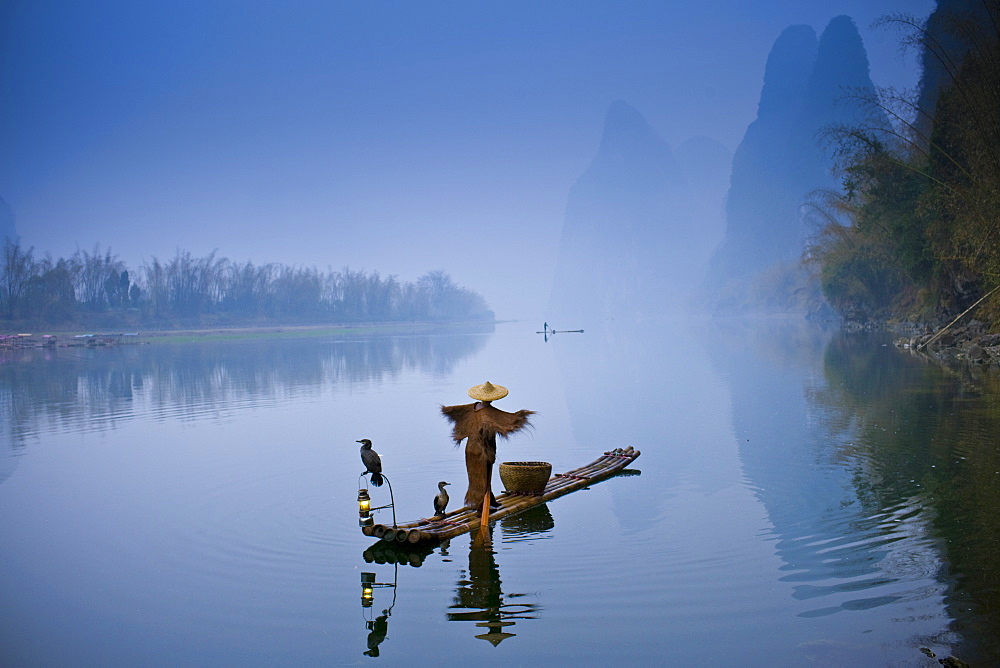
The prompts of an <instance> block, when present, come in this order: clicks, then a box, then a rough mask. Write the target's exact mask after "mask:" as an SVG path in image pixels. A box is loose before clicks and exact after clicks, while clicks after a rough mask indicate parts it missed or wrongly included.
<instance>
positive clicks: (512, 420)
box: [441, 402, 535, 508]
mask: <svg viewBox="0 0 1000 668" xmlns="http://www.w3.org/2000/svg"><path fill="white" fill-rule="evenodd" d="M476 406H479V407H480V408H479V410H476ZM441 412H442V413H443V414H444V416H445V417H446V418H448V419H449V420H451V422H452V423H453V424H454V425H455V427H454V429H453V430H452V438H454V439H455V443H461V442H462V439H467V440H466V442H465V468H466V470H467V471H468V474H469V489H468V491H467V492H466V493H465V505H466V507H469V508H478V507H480V506H481V505H482V503H483V497H484V496H485V495H486V493H487V492H489V494H490V504H491V505H496V498H495V497H494V496H493V491H492V488H491V484H490V481H491V480H492V478H493V463H494V462H496V460H497V436H502V437H503V438H508V437H509V436H510V435H511V434H513V433H515V432H518V431H520V430H521V429H524V428H525V427H527V426H530V424H531V423H530V422H529V420H528V418H529V417H530V416H532V415H534V414H535V411H528V410H520V411H517V412H516V413H507V412H506V411H502V410H500V409H499V408H494V407H493V406H492V405H491V404H490V403H488V402H477V403H474V404H462V405H460V406H442V407H441Z"/></svg>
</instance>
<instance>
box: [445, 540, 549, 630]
mask: <svg viewBox="0 0 1000 668" xmlns="http://www.w3.org/2000/svg"><path fill="white" fill-rule="evenodd" d="M492 531H493V527H492V526H491V527H490V532H491V534H492ZM491 538H492V535H491ZM490 542H492V540H491V541H490ZM501 584H502V582H501V580H500V568H499V567H498V566H497V562H496V552H494V551H493V548H492V547H491V546H489V545H477V544H476V543H475V541H470V547H469V570H468V572H467V573H465V575H464V577H463V578H462V579H460V580H459V581H458V584H457V589H456V590H455V600H454V603H453V604H452V605H451V606H450V607H451V610H452V611H453V612H449V613H448V619H449V621H453V622H475V624H476V627H477V628H481V629H484V632H483V633H481V634H479V635H477V636H476V637H477V638H479V639H480V640H485V641H487V642H489V643H490V644H492V645H493V646H496V645H499V644H500V643H501V642H503V641H504V640H506V639H507V638H512V637H514V636H515V635H517V634H516V633H510V632H509V630H508V629H509V628H510V627H512V626H514V624H515V623H516V622H514V621H513V620H515V619H535V617H536V613H537V611H538V610H539V606H538V604H536V603H512V602H511V600H513V599H518V598H521V597H522V596H524V594H507V595H504V593H503V590H502V588H501Z"/></svg>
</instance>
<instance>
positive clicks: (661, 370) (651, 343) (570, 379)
mask: <svg viewBox="0 0 1000 668" xmlns="http://www.w3.org/2000/svg"><path fill="white" fill-rule="evenodd" d="M552 345H553V347H554V353H555V357H556V360H557V363H558V366H559V372H560V376H561V380H562V385H563V387H564V388H565V396H566V406H567V410H568V411H569V416H570V421H571V425H572V430H573V435H574V438H575V440H576V442H577V444H578V446H579V448H580V450H581V452H587V453H590V452H595V451H596V452H601V451H604V450H608V449H609V448H617V447H627V446H630V445H631V446H633V447H635V448H636V449H638V450H640V451H642V457H641V458H640V459H638V460H637V461H636V464H637V467H638V468H639V469H642V470H643V471H644V472H645V471H651V472H653V474H652V476H651V477H647V476H646V475H643V476H642V478H635V479H630V480H628V482H627V484H612V485H608V487H607V492H606V493H607V494H609V495H610V496H611V499H612V500H613V503H612V506H611V508H610V510H611V511H612V513H613V514H614V517H615V519H616V521H617V522H618V523H619V525H620V526H621V527H622V528H623V529H625V530H626V531H628V532H638V531H642V530H643V529H645V528H647V527H648V524H649V519H648V514H647V513H648V512H649V511H648V510H644V511H642V512H636V509H647V508H648V504H649V503H650V500H651V499H657V500H659V499H663V500H666V498H669V497H670V496H672V495H673V494H675V493H676V492H675V488H676V486H677V481H678V479H679V477H680V476H681V475H683V471H684V469H685V468H686V466H687V464H688V463H689V462H690V461H691V459H692V449H693V448H696V447H698V442H699V441H698V440H695V438H696V437H692V438H689V436H691V435H690V434H689V433H688V431H687V430H686V429H687V428H686V426H685V425H682V424H678V423H677V421H675V420H673V419H671V417H670V416H671V414H672V413H674V412H676V411H681V412H691V413H694V412H695V411H697V410H700V409H698V408H695V409H694V411H690V410H689V408H690V407H689V405H688V404H689V402H690V401H691V398H692V397H693V396H696V394H697V393H696V392H692V391H691V388H692V386H693V385H697V384H698V383H699V381H700V380H701V378H700V373H699V372H697V371H696V369H697V368H698V362H697V361H696V360H692V358H691V357H690V356H687V355H684V354H682V353H681V354H679V351H683V350H686V349H689V348H690V349H694V348H695V346H696V344H695V343H694V342H691V341H689V340H687V338H686V335H685V334H683V333H681V332H680V330H679V328H678V327H677V324H676V323H671V322H655V321H644V322H642V323H639V322H630V321H627V320H626V319H624V318H619V319H617V320H615V321H613V322H608V323H605V325H604V326H603V327H595V328H591V329H587V331H586V333H585V334H582V335H579V337H578V338H575V339H572V340H569V339H558V338H556V339H553V344H552ZM651 486H655V489H651ZM602 493H604V492H602Z"/></svg>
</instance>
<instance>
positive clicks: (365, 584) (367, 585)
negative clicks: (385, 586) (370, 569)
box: [361, 573, 375, 608]
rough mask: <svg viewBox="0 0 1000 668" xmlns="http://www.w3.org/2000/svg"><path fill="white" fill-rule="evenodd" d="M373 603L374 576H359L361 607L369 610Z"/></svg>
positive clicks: (369, 574) (367, 574)
mask: <svg viewBox="0 0 1000 668" xmlns="http://www.w3.org/2000/svg"><path fill="white" fill-rule="evenodd" d="M374 602H375V574H374V573H362V574H361V607H362V608H370V607H372V604H373V603H374Z"/></svg>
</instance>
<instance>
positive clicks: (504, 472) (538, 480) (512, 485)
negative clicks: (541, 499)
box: [500, 462, 552, 494]
mask: <svg viewBox="0 0 1000 668" xmlns="http://www.w3.org/2000/svg"><path fill="white" fill-rule="evenodd" d="M551 475H552V464H549V463H548V462H503V463H502V464H500V479H501V480H502V481H503V486H504V488H505V489H506V490H507V491H508V492H509V493H511V494H541V493H542V492H544V491H545V483H547V482H548V481H549V476H551Z"/></svg>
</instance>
